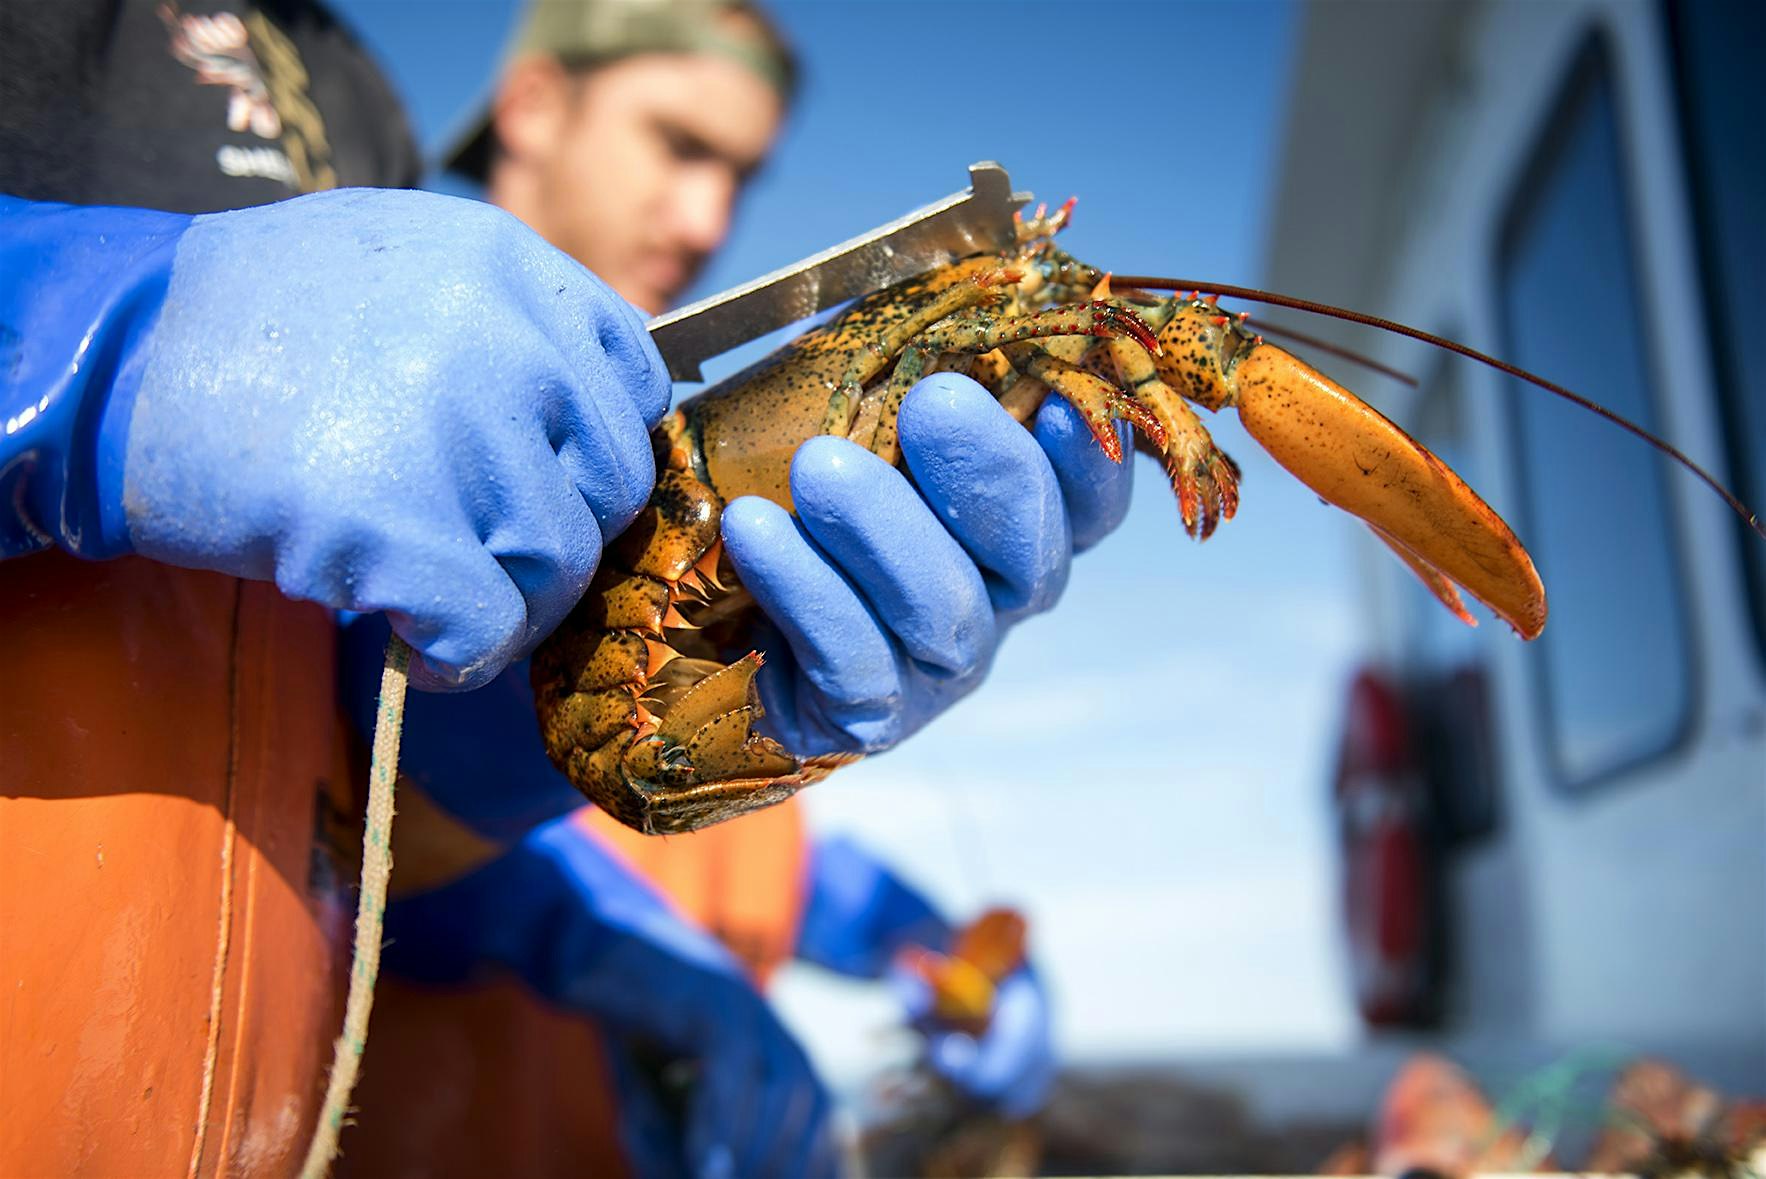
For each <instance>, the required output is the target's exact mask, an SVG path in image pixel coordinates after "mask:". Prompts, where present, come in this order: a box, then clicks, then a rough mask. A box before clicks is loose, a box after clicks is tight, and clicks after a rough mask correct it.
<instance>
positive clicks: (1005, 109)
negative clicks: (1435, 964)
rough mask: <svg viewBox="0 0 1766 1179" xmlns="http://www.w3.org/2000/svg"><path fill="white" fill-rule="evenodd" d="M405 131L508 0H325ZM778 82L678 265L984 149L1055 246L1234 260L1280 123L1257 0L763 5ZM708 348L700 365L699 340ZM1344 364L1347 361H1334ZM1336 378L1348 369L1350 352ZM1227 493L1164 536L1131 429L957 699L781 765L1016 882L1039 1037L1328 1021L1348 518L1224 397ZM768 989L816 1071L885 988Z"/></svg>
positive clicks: (803, 246)
mask: <svg viewBox="0 0 1766 1179" xmlns="http://www.w3.org/2000/svg"><path fill="white" fill-rule="evenodd" d="M339 7H340V8H341V9H342V10H343V11H344V12H345V13H346V14H348V16H349V17H350V18H352V19H353V20H354V21H355V23H356V24H357V25H358V27H359V28H360V29H361V30H362V32H363V33H364V35H365V36H366V37H367V39H368V40H369V42H370V44H371V45H372V46H373V47H374V48H375V49H376V50H377V51H378V52H379V53H380V55H381V56H382V59H383V61H385V63H386V64H387V66H388V68H389V70H390V71H391V73H392V74H393V77H394V79H395V81H396V82H397V83H398V84H399V85H400V87H401V88H402V90H403V92H404V94H405V97H406V98H407V100H408V102H409V103H410V104H411V108H412V111H413V115H414V118H415V121H416V124H417V127H418V130H419V133H420V135H421V136H422V137H423V139H424V141H425V143H426V145H428V146H431V147H433V146H434V145H435V144H436V143H437V141H438V140H439V139H440V137H441V136H442V134H443V133H444V132H445V130H446V129H447V128H449V127H450V126H452V125H454V124H455V122H456V121H457V120H458V119H459V118H461V117H462V116H463V114H464V112H465V110H466V108H467V107H468V106H469V105H470V102H471V100H472V97H473V96H474V95H476V94H477V93H479V92H480V90H481V88H482V86H483V84H484V79H485V78H486V77H487V76H488V73H489V71H490V70H491V69H492V68H493V66H494V63H495V60H496V57H497V53H498V49H499V47H500V45H501V42H502V39H503V37H504V35H505V33H506V30H507V28H508V24H509V21H510V20H511V19H512V13H513V10H514V9H513V5H512V4H509V3H506V2H500V0H499V2H479V0H441V2H435V0H429V2H418V0H349V2H344V3H340V4H339ZM771 7H772V8H773V9H774V11H775V12H776V13H777V15H778V18H779V21H780V23H781V24H782V25H783V27H784V28H785V30H786V32H787V34H788V35H789V36H790V37H791V39H792V40H793V41H794V42H795V43H796V45H797V46H798V48H799V50H800V52H801V54H802V57H803V60H804V66H805V70H806V75H807V82H806V86H805V89H804V92H803V95H802V101H801V102H800V104H799V107H798V109H797V111H796V112H795V113H794V116H793V118H792V120H791V123H790V125H789V127H788V129H787V132H786V134H785V137H784V139H783V141H782V143H781V145H780V148H779V150H778V152H777V154H776V155H775V157H774V159H773V161H772V163H771V164H770V165H769V166H768V168H767V169H766V170H765V171H764V172H763V173H762V175H761V176H760V178H759V179H758V180H757V181H756V183H755V184H754V185H753V187H752V189H751V191H750V192H749V194H748V196H747V198H746V200H745V203H744V208H743V210H742V215H741V217H740V220H739V222H738V225H737V228H736V230H735V233H734V235H733V237H732V239H731V241H730V243H729V246H728V248H727V249H726V250H725V251H724V253H723V254H722V255H721V256H720V257H719V258H718V259H717V260H716V262H715V263H714V264H713V265H712V266H711V268H710V269H709V271H708V273H707V274H706V275H705V277H704V279H703V281H702V284H701V286H702V290H701V291H700V292H699V293H704V292H708V291H712V290H717V289H720V288H722V287H725V286H729V285H732V284H734V283H736V282H740V281H743V280H745V279H748V278H751V277H754V276H755V275H757V274H760V273H762V272H764V271H766V270H770V269H772V268H774V267H777V266H780V265H783V264H785V263H788V262H790V261H792V260H794V259H795V258H798V257H801V256H803V255H805V254H808V253H811V252H813V251H815V250H819V249H821V248H823V247H825V246H828V245H830V244H832V243H834V242H836V241H838V240H841V239H843V238H846V237H849V236H851V235H852V234H854V233H856V232H859V231H861V230H864V229H867V228H869V227H871V226H872V225H875V224H877V223H879V222H881V221H884V220H886V219H888V218H892V217H895V216H897V215H899V214H901V213H903V212H905V211H906V210H908V209H910V208H913V207H915V206H917V205H920V204H923V203H925V202H926V201H928V200H931V199H933V198H935V197H938V196H942V195H944V194H945V193H948V192H950V191H952V190H954V189H956V188H959V187H961V186H962V184H963V183H965V175H966V174H965V168H966V166H967V164H968V163H969V162H970V161H972V160H977V159H988V158H991V159H997V160H1000V161H1001V162H1002V163H1004V164H1005V165H1006V166H1007V168H1008V169H1010V171H1011V173H1012V177H1013V180H1014V182H1015V183H1016V185H1017V186H1018V187H1019V188H1029V189H1033V190H1034V191H1035V192H1036V193H1037V195H1038V196H1039V198H1045V199H1049V200H1051V201H1059V200H1061V199H1064V198H1065V197H1066V196H1068V195H1069V194H1076V195H1078V197H1079V198H1080V200H1079V206H1078V210H1077V214H1076V220H1075V223H1074V226H1073V228H1072V229H1071V230H1070V231H1069V232H1068V233H1067V234H1066V235H1065V242H1064V244H1065V246H1066V248H1067V249H1068V250H1070V251H1071V252H1073V253H1075V254H1077V255H1079V256H1080V257H1082V258H1085V259H1086V260H1088V261H1091V262H1093V263H1095V264H1096V265H1099V266H1103V267H1106V268H1110V269H1115V270H1119V271H1125V272H1133V271H1138V272H1142V273H1155V274H1158V273H1164V274H1177V275H1189V276H1198V277H1204V278H1208V279H1213V280H1217V281H1222V282H1229V283H1251V284H1255V283H1256V282H1257V281H1258V280H1259V278H1260V277H1261V271H1262V251H1263V238H1264V232H1265V230H1264V215H1265V209H1266V206H1267V204H1268V201H1269V186H1270V183H1271V170H1272V168H1273V166H1274V162H1275V158H1276V154H1277V149H1278V145H1279V142H1280V134H1281V130H1280V122H1279V117H1280V111H1281V108H1282V104H1283V103H1284V101H1285V98H1286V85H1287V82H1286V70H1287V63H1288V61H1289V58H1290V55H1291V53H1292V49H1293V41H1294V12H1293V10H1292V8H1291V7H1290V6H1289V5H1288V4H1286V3H1274V2H1271V3H1262V2H1245V3H1233V4H1222V3H1217V2H1216V3H1207V4H1202V3H1159V4H1154V3H1147V4H1136V3H1122V2H1118V3H1113V4H1108V5H1093V4H1084V3H1077V2H1075V0H1066V2H1063V3H1051V4H1038V3H1004V2H988V3H936V4H934V3H907V4H903V3H885V2H883V0H865V2H852V3H834V2H820V3H779V4H774V5H772V6H771ZM726 371H727V366H726ZM1357 379H1359V378H1357ZM1363 383H1365V382H1363ZM1210 425H1211V428H1216V427H1217V434H1218V436H1219V437H1220V438H1221V440H1222V442H1223V444H1224V445H1225V446H1226V448H1227V449H1228V450H1229V452H1231V453H1232V454H1233V455H1234V456H1235V457H1236V458H1237V459H1239V460H1240V462H1241V463H1242V464H1243V465H1244V468H1245V479H1244V503H1243V506H1242V508H1241V510H1240V515H1239V518H1238V519H1237V520H1235V521H1234V522H1232V523H1231V524H1228V525H1226V526H1225V527H1223V528H1222V529H1221V531H1220V532H1219V533H1218V534H1217V535H1216V537H1215V538H1214V539H1213V540H1211V541H1209V542H1208V543H1207V544H1206V545H1203V546H1198V545H1196V544H1194V543H1192V542H1190V541H1189V540H1187V539H1186V538H1185V537H1184V536H1183V534H1182V532H1181V530H1180V525H1179V522H1178V519H1177V511H1176V507H1175V504H1174V503H1173V500H1172V496H1171V494H1170V491H1169V489H1168V488H1167V486H1166V485H1165V483H1164V479H1163V477H1162V475H1161V474H1160V472H1159V471H1158V470H1157V468H1156V467H1155V466H1154V465H1153V464H1151V463H1150V462H1149V461H1147V460H1144V459H1143V460H1141V465H1140V467H1139V469H1138V470H1137V474H1136V488H1135V505H1134V508H1133V510H1132V512H1131V514H1130V517H1129V519H1128V521H1127V522H1126V523H1125V524H1124V526H1123V527H1122V528H1121V529H1120V530H1119V531H1118V533H1116V534H1115V535H1113V536H1112V537H1110V538H1109V539H1108V540H1106V541H1105V542H1104V543H1103V544H1102V545H1100V546H1099V547H1098V549H1096V550H1095V551H1094V552H1091V553H1088V554H1086V555H1085V556H1084V557H1083V558H1082V559H1080V560H1079V561H1077V562H1076V563H1075V566H1074V570H1073V577H1072V580H1071V582H1070V584H1069V588H1068V592H1067V594H1066V597H1065V598H1064V599H1063V601H1062V602H1061V604H1060V605H1059V606H1058V607H1057V608H1056V609H1055V611H1054V612H1053V613H1052V614H1050V615H1048V616H1045V617H1043V618H1039V619H1035V620H1032V621H1030V622H1028V623H1025V624H1024V625H1022V626H1020V627H1019V628H1018V629H1017V630H1016V631H1014V632H1013V633H1012V634H1011V635H1010V636H1009V637H1008V639H1007V641H1006V643H1005V645H1004V647H1003V648H1002V651H1001V654H1000V657H999V660H998V662H997V664H996V668H995V671H994V673H993V675H992V677H991V679H990V680H989V682H988V683H987V685H985V686H984V687H983V688H982V689H981V690H980V691H979V692H978V693H977V694H976V695H975V696H974V697H972V698H971V699H969V700H968V701H965V702H964V703H963V704H961V705H959V706H958V707H957V708H955V709H953V710H952V711H951V712H950V713H949V714H947V715H946V716H945V717H943V718H941V719H940V720H939V721H938V722H936V723H935V724H934V725H932V726H931V727H930V728H928V729H927V730H926V731H925V732H923V733H922V734H921V735H920V736H919V737H917V738H916V739H914V740H913V741H910V742H909V743H907V744H906V745H904V746H903V747H902V748H901V749H899V750H896V751H893V752H891V753H890V754H887V755H885V756H883V757H879V758H876V759H874V760H872V761H870V762H867V763H865V764H863V765H860V766H858V767H856V768H854V769H851V770H846V771H842V772H841V773H840V774H838V775H836V776H835V777H834V778H832V779H830V780H829V781H828V782H826V783H825V784H823V785H820V786H818V787H816V788H815V789H814V790H812V791H811V792H810V793H809V795H808V796H807V798H808V800H809V807H810V813H811V816H812V821H813V822H814V823H815V824H816V826H817V827H818V828H819V829H822V830H833V829H842V830H848V831H852V832H855V833H857V834H859V835H860V836H861V837H862V838H864V839H865V840H866V841H867V842H869V843H870V844H871V845H872V846H874V847H877V848H879V849H881V850H883V851H885V852H887V853H888V855H889V856H890V857H891V858H892V859H893V860H894V861H895V862H896V863H897V864H898V865H900V866H901V867H902V868H903V869H904V870H905V871H906V872H907V873H908V874H909V875H910V876H911V877H913V878H914V879H916V880H917V881H918V882H919V883H921V884H922V885H923V886H924V887H926V888H927V889H928V891H930V892H932V893H933V894H934V895H936V896H937V898H938V899H939V900H940V901H941V902H942V903H943V904H944V905H945V907H946V908H947V910H948V911H949V912H950V913H951V914H953V915H954V916H957V917H962V916H964V915H966V914H969V913H971V912H973V911H974V910H975V909H977V908H978V907H980V906H982V905H984V904H986V903H989V902H991V901H995V900H1009V901H1013V902H1015V903H1018V904H1020V905H1021V906H1023V907H1024V908H1025V909H1026V910H1027V911H1028V912H1029V914H1030V916H1031V918H1032V938H1033V948H1034V950H1035V951H1036V953H1037V955H1038V959H1039V961H1040V963H1041V964H1042V967H1043V970H1044V973H1045V975H1046V976H1047V977H1048V978H1049V979H1050V980H1051V983H1052V985H1053V987H1054V989H1055V992H1056V994H1057V997H1058V1000H1059V1002H1060V1005H1061V1010H1060V1023H1059V1034H1060V1042H1061V1045H1062V1047H1063V1049H1064V1051H1065V1052H1066V1054H1067V1056H1068V1057H1069V1058H1070V1059H1075V1060H1123V1059H1129V1058H1140V1059H1147V1058H1156V1059H1177V1058H1179V1057H1181V1056H1182V1055H1184V1054H1208V1055H1215V1054H1218V1053H1221V1052H1235V1051H1257V1050H1271V1049H1273V1050H1282V1051H1310V1050H1324V1051H1329V1050H1333V1049H1338V1048H1342V1047H1345V1046H1347V1045H1348V1044H1350V1043H1352V1042H1353V1041H1354V1040H1355V1038H1356V1036H1357V1032H1356V1028H1355V1023H1354V1020H1353V1016H1352V1013H1351V1011H1350V1008H1349V1004H1348V1000H1347V997H1346V996H1347V992H1346V988H1345V984H1344V970H1343V968H1342V965H1341V963H1340V961H1339V959H1338V953H1339V951H1338V949H1337V946H1336V929H1337V925H1336V916H1335V914H1336V908H1335V906H1336V891H1335V890H1336V878H1335V869H1334V861H1333V858H1332V851H1331V845H1330V834H1329V826H1328V822H1327V814H1328V812H1327V809H1326V794H1327V774H1328V770H1329V764H1330V757H1331V755H1332V750H1333V748H1334V741H1335V735H1336V729H1337V725H1338V719H1339V714H1340V710H1341V704H1342V699H1343V695H1344V684H1345V682H1346V679H1347V675H1348V666H1349V660H1350V657H1351V655H1352V653H1353V651H1354V649H1355V646H1356V639H1357V630H1356V628H1357V626H1358V625H1359V623H1358V614H1357V612H1356V610H1355V608H1354V604H1353V601H1352V594H1353V593H1354V591H1355V588H1356V583H1355V579H1354V576H1353V573H1352V564H1351V553H1350V550H1349V546H1348V536H1349V529H1350V528H1351V527H1352V523H1351V522H1350V521H1348V519H1347V518H1346V517H1344V516H1342V514H1341V513H1337V512H1334V511H1332V510H1330V509H1327V508H1324V507H1323V506H1321V505H1320V504H1319V503H1318V501H1317V500H1316V499H1315V497H1313V496H1312V495H1311V493H1309V492H1307V491H1306V490H1305V489H1303V488H1301V487H1300V486H1299V485H1298V484H1297V483H1295V482H1294V481H1293V480H1292V479H1291V478H1289V477H1288V476H1287V475H1286V474H1285V473H1284V472H1282V471H1281V470H1279V469H1278V468H1277V467H1275V465H1274V464H1273V463H1272V462H1270V461H1269V460H1268V459H1267V458H1266V457H1265V456H1264V455H1263V453H1262V452H1261V450H1259V449H1258V447H1257V446H1256V444H1255V443H1253V442H1251V441H1250V440H1249V439H1248V438H1246V437H1245V435H1244V434H1243V432H1242V431H1241V430H1239V428H1238V426H1237V423H1236V422H1235V421H1232V420H1230V418H1222V419H1220V420H1218V422H1211V423H1210ZM778 996H779V998H780V1001H781V1003H782V1005H783V1007H784V1008H785V1010H786V1012H787V1015H788V1017H789V1018H790V1019H791V1020H792V1021H793V1022H794V1023H795V1025H796V1026H797V1027H798V1028H799V1029H800V1030H801V1031H802V1033H803V1035H804V1036H805V1038H806V1040H808V1041H809V1043H810V1045H811V1047H812V1050H813V1051H814V1052H815V1053H816V1055H817V1057H818V1059H819V1060H820V1061H821V1062H822V1064H823V1065H824V1067H825V1068H826V1069H827V1070H828V1071H829V1073H830V1074H831V1075H832V1076H834V1077H835V1078H836V1079H837V1080H850V1079H852V1078H854V1077H856V1076H858V1075H859V1074H861V1073H863V1072H866V1071H869V1069H870V1068H872V1067H874V1065H875V1064H876V1063H877V1061H878V1059H879V1055H878V1054H879V1052H880V1051H884V1050H887V1049H888V1048H889V1047H890V1046H892V1045H893V1046H896V1047H899V1043H900V1041H899V1040H898V1039H892V1038H890V1037H889V1036H888V1029H889V1027H890V1025H891V1022H892V1016H893V1012H892V1008H891V1006H890V1002H889V1000H888V999H887V997H886V996H882V995H879V994H876V993H874V991H873V992H871V993H867V992H866V991H865V990H864V989H862V988H854V987H851V986H847V985H844V984H839V983H835V982H830V981H828V980H826V979H825V978H817V977H812V976H811V974H810V972H808V971H798V972H794V973H789V974H788V975H787V976H786V977H785V978H784V980H783V981H782V983H781V985H780V987H779V990H778Z"/></svg>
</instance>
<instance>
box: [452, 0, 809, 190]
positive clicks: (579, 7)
mask: <svg viewBox="0 0 1766 1179" xmlns="http://www.w3.org/2000/svg"><path fill="white" fill-rule="evenodd" d="M733 14H734V15H738V16H741V17H743V18H745V19H740V20H732V19H730V18H731V16H732V15H733ZM528 53H545V54H550V55H552V56H553V57H556V58H557V59H558V60H559V61H560V62H562V63H563V64H564V65H566V66H568V67H570V68H573V69H584V68H590V67H593V66H597V65H601V64H604V63H606V62H610V61H616V60H618V59H619V58H622V57H631V56H632V55H634V54H639V53H709V54H716V55H718V56H721V57H727V58H730V59H731V60H733V61H736V62H739V63H740V64H742V65H744V66H746V67H748V68H749V69H751V70H753V71H754V73H755V74H757V75H758V76H759V77H760V78H762V79H763V80H764V81H766V82H767V83H768V84H769V85H771V86H772V87H773V88H774V89H776V90H777V91H778V92H779V94H780V95H781V96H782V97H783V98H784V99H785V101H786V102H789V101H790V100H791V96H792V94H793V92H794V91H795V89H796V86H797V63H796V59H795V58H794V57H793V55H792V53H791V47H790V46H789V45H787V44H786V42H785V40H784V38H783V37H782V36H781V35H780V34H779V31H778V29H777V28H776V27H775V26H774V25H773V23H772V21H771V20H769V19H768V17H767V15H766V13H765V12H764V11H763V10H761V9H760V8H759V7H758V6H757V5H756V4H754V3H753V2H752V0H528V3H527V5H526V9H525V11H524V12H523V13H522V17H521V23H520V25H519V26H518V27H517V28H516V31H515V35H514V37H512V38H511V39H510V42H509V45H508V48H506V49H505V50H504V52H503V58H502V63H501V64H500V65H499V66H498V68H497V76H494V77H492V78H491V80H490V83H489V84H488V86H487V87H486V91H485V93H484V95H483V96H482V97H481V99H480V100H479V101H478V102H476V103H474V104H473V107H472V110H471V113H470V115H469V117H468V118H467V119H466V121H465V122H464V124H463V125H462V126H461V128H460V130H459V131H458V132H457V133H456V134H454V135H452V136H449V137H448V139H447V141H446V146H444V148H443V149H442V153H441V155H440V157H439V160H438V166H439V167H441V168H444V169H446V170H448V171H450V172H458V173H460V174H461V175H463V176H466V177H469V178H471V179H473V180H477V181H479V182H480V183H482V182H483V181H484V179H485V177H486V175H487V173H488V172H489V170H490V161H491V147H492V145H493V142H494V140H493V136H492V133H491V104H492V102H493V101H494V100H495V98H496V92H497V86H498V84H499V82H500V80H501V75H502V73H503V71H504V69H505V68H506V67H507V66H508V63H509V62H510V61H513V60H514V59H515V58H516V57H519V56H521V55H522V54H528Z"/></svg>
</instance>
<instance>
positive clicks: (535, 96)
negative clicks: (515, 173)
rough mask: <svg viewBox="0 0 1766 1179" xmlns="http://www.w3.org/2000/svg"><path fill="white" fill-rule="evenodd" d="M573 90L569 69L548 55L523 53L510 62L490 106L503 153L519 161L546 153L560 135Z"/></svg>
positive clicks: (567, 113)
mask: <svg viewBox="0 0 1766 1179" xmlns="http://www.w3.org/2000/svg"><path fill="white" fill-rule="evenodd" d="M574 89H575V87H574V85H573V82H572V79H571V76H570V72H569V71H568V70H566V69H565V68H564V67H563V66H562V65H561V64H559V62H558V59H557V58H555V57H552V56H551V55H549V54H544V53H529V54H523V55H522V56H520V57H518V58H516V59H515V60H514V61H512V62H510V63H509V65H508V67H507V68H506V69H505V70H504V71H503V80H502V83H501V84H500V85H499V86H498V87H497V96H496V99H495V100H494V101H493V103H492V106H491V124H492V126H493V127H494V128H495V130H496V135H497V144H498V146H499V147H500V148H501V149H502V152H503V154H504V155H505V156H507V157H509V158H510V159H511V160H512V161H515V162H518V163H520V162H528V161H532V160H534V159H537V158H540V157H543V156H544V155H545V154H546V153H548V152H550V151H551V150H552V148H553V147H554V146H555V145H556V144H557V143H558V142H559V140H560V138H561V137H562V135H563V132H564V127H565V123H566V121H567V119H568V118H569V115H570V104H571V96H572V94H573V92H574Z"/></svg>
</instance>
